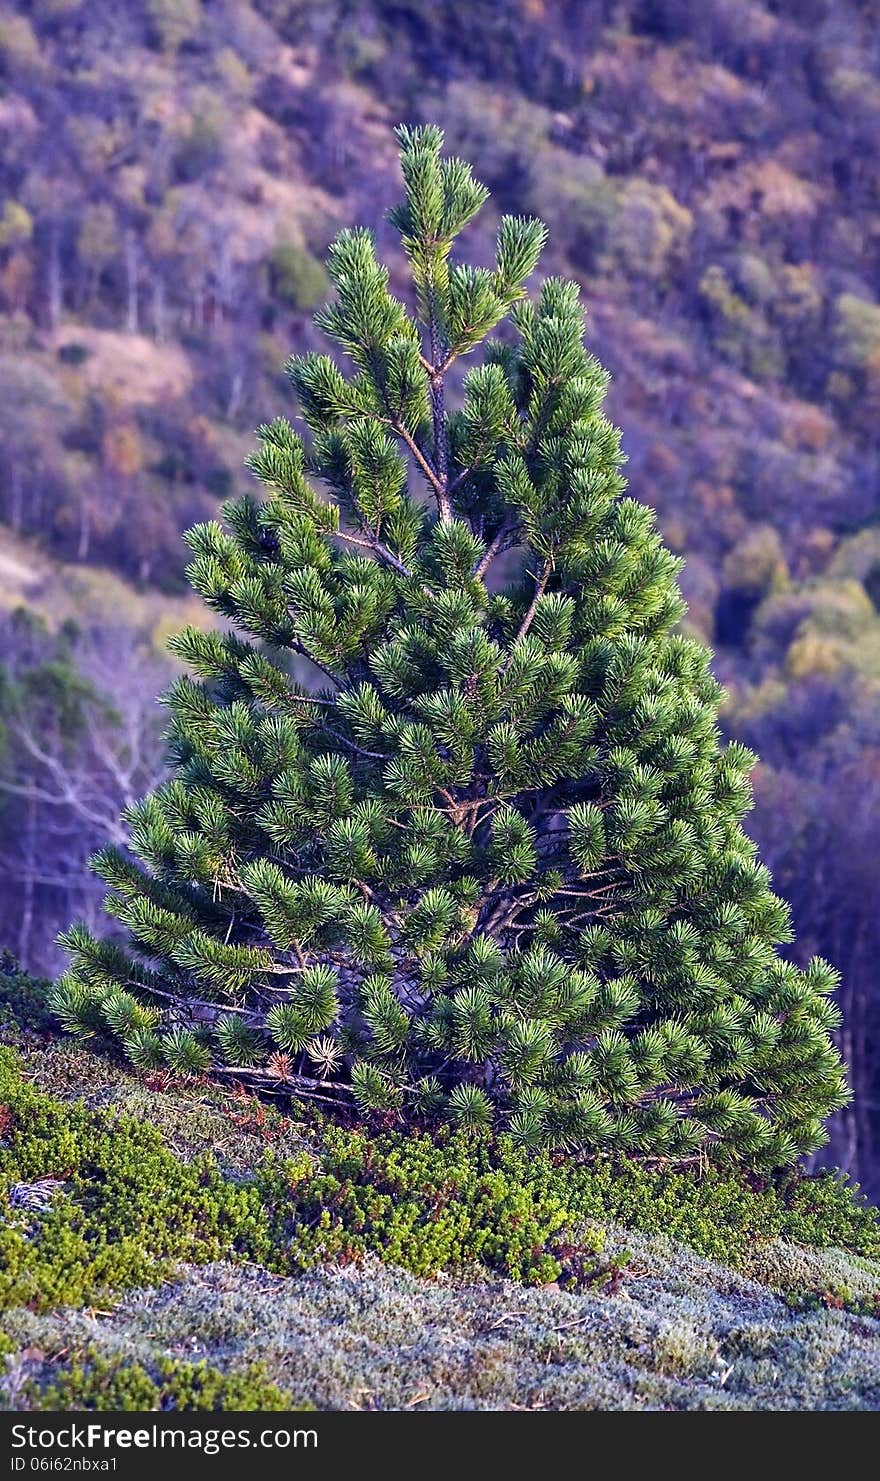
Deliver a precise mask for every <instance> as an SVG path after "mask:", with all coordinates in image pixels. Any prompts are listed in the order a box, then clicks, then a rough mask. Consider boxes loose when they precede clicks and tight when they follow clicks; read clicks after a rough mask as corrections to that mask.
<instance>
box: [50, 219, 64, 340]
mask: <svg viewBox="0 0 880 1481" xmlns="http://www.w3.org/2000/svg"><path fill="white" fill-rule="evenodd" d="M63 308H64V289H63V285H62V282H61V244H60V242H59V240H58V227H57V226H56V225H55V223H54V222H53V223H52V229H51V231H50V233H49V281H48V311H49V328H50V329H57V328H58V325H59V324H60V323H61V314H62V311H63Z"/></svg>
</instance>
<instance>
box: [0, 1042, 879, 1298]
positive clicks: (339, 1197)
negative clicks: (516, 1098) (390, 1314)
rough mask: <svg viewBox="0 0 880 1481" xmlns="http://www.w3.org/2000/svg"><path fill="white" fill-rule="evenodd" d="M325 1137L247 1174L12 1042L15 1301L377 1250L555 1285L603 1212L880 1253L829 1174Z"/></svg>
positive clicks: (5, 1137)
mask: <svg viewBox="0 0 880 1481" xmlns="http://www.w3.org/2000/svg"><path fill="white" fill-rule="evenodd" d="M313 1135H314V1140H315V1150H314V1152H313V1153H309V1152H302V1153H299V1154H297V1155H296V1156H294V1157H282V1156H281V1155H279V1153H278V1152H277V1151H274V1150H272V1149H271V1148H270V1149H269V1150H267V1151H266V1153H265V1154H264V1156H263V1157H262V1158H261V1159H260V1161H259V1162H258V1163H257V1164H256V1166H255V1167H254V1168H253V1171H252V1174H251V1175H250V1176H249V1177H248V1178H238V1179H232V1178H229V1177H225V1176H224V1175H223V1173H222V1171H221V1170H220V1168H219V1167H218V1165H217V1163H216V1161H215V1159H214V1158H213V1157H212V1156H210V1155H201V1156H197V1157H195V1158H193V1159H191V1160H189V1161H184V1160H182V1159H181V1158H179V1157H178V1156H176V1155H175V1154H174V1152H173V1151H172V1150H171V1149H170V1148H169V1147H168V1146H166V1144H165V1143H164V1142H163V1140H162V1136H161V1134H160V1133H159V1132H158V1131H157V1130H156V1129H155V1128H154V1127H152V1126H150V1125H148V1124H146V1123H145V1122H144V1121H142V1120H135V1119H134V1118H132V1117H128V1116H124V1115H118V1114H114V1113H113V1112H112V1111H106V1110H90V1109H87V1108H86V1107H85V1106H83V1105H81V1104H78V1103H72V1104H71V1103H61V1102H59V1101H57V1100H54V1099H52V1098H51V1097H50V1096H47V1095H44V1094H43V1093H42V1092H40V1091H39V1090H37V1089H36V1088H35V1087H34V1086H32V1085H29V1084H28V1083H27V1082H26V1081H25V1080H24V1079H23V1078H22V1075H21V1065H20V1061H19V1059H18V1056H17V1055H16V1053H15V1052H14V1051H12V1050H10V1049H0V1203H7V1204H8V1205H9V1214H8V1216H7V1217H6V1218H5V1219H4V1220H3V1221H2V1223H0V1307H6V1308H9V1307H12V1306H30V1307H31V1308H32V1309H34V1310H43V1311H45V1310H48V1309H51V1308H52V1307H54V1306H58V1305H61V1304H68V1305H80V1304H83V1303H84V1302H87V1301H90V1300H94V1299H96V1298H97V1297H100V1296H101V1294H102V1293H104V1292H108V1291H112V1290H120V1289H126V1288H130V1287H132V1286H135V1285H140V1284H147V1283H151V1282H155V1281H156V1280H158V1279H161V1278H163V1277H164V1276H167V1275H168V1274H169V1273H170V1271H171V1270H172V1268H173V1265H174V1262H177V1261H188V1262H190V1263H193V1264H206V1263H209V1262H210V1261H213V1260H217V1259H232V1260H236V1259H246V1260H251V1261H256V1262H258V1263H260V1264H262V1265H263V1266H265V1267H266V1268H267V1269H269V1270H272V1271H276V1272H277V1273H279V1274H293V1273H296V1272H300V1271H303V1270H307V1269H310V1268H313V1267H315V1266H316V1265H319V1264H321V1263H324V1262H327V1261H336V1262H339V1263H345V1262H347V1261H353V1260H360V1259H362V1258H363V1257H364V1256H365V1255H367V1254H376V1255H378V1256H380V1258H382V1259H383V1260H386V1261H388V1262H390V1263H394V1264H398V1265H401V1266H404V1267H406V1268H407V1269H409V1270H411V1271H412V1272H413V1273H414V1274H416V1275H421V1276H428V1275H434V1274H436V1273H438V1272H439V1271H441V1270H444V1271H445V1270H456V1269H462V1268H464V1267H467V1266H471V1267H473V1266H482V1267H483V1268H486V1269H489V1270H491V1271H493V1272H494V1273H496V1274H498V1275H502V1276H505V1277H507V1278H510V1279H513V1280H519V1281H523V1282H526V1283H528V1284H536V1283H537V1284H540V1283H542V1282H549V1281H554V1280H557V1279H559V1278H560V1276H563V1278H564V1277H565V1272H566V1270H571V1268H572V1262H573V1261H574V1264H575V1266H577V1267H580V1266H582V1267H583V1268H584V1269H589V1268H596V1267H595V1262H592V1264H591V1262H590V1260H589V1258H588V1257H589V1256H591V1255H595V1254H598V1253H599V1252H600V1251H601V1248H602V1235H601V1231H600V1230H598V1229H597V1228H596V1225H601V1224H603V1223H606V1222H614V1223H616V1224H621V1225H624V1226H628V1227H631V1228H633V1229H640V1230H642V1231H644V1232H646V1233H662V1234H666V1235H669V1236H671V1237H672V1238H675V1239H677V1240H680V1241H681V1242H682V1243H685V1244H688V1245H690V1246H691V1247H692V1248H694V1249H695V1250H697V1251H698V1252H699V1253H700V1254H702V1255H704V1256H707V1257H709V1258H712V1259H716V1260H718V1261H721V1262H724V1263H726V1264H730V1265H734V1266H735V1265H738V1264H741V1263H742V1262H743V1261H744V1259H745V1257H746V1255H747V1253H748V1251H749V1249H750V1248H751V1247H754V1246H755V1244H756V1243H760V1242H761V1241H766V1240H768V1239H772V1238H779V1237H781V1238H785V1239H789V1240H794V1241H801V1242H803V1243H808V1244H812V1245H818V1246H821V1245H836V1246H839V1247H840V1248H843V1249H846V1250H850V1251H853V1252H855V1253H858V1254H863V1255H869V1256H870V1255H878V1254H880V1224H878V1216H877V1212H876V1210H874V1209H872V1208H871V1207H870V1206H869V1205H868V1204H867V1203H866V1202H865V1201H864V1200H863V1199H861V1197H860V1196H859V1195H858V1190H857V1189H855V1188H854V1187H853V1186H852V1185H851V1184H849V1183H848V1182H847V1181H846V1180H845V1179H843V1178H842V1177H840V1176H835V1175H831V1174H825V1175H822V1176H820V1177H804V1176H802V1175H797V1174H795V1173H791V1172H790V1173H788V1174H786V1175H785V1176H784V1177H783V1178H780V1179H777V1180H775V1181H772V1182H771V1181H759V1180H757V1179H754V1178H752V1179H750V1180H746V1179H744V1178H743V1177H742V1176H737V1175H734V1174H733V1173H730V1172H725V1173H722V1172H721V1171H719V1170H717V1169H716V1170H712V1169H710V1170H706V1171H703V1172H702V1173H700V1174H697V1173H696V1172H692V1171H687V1170H682V1169H679V1170H675V1169H672V1168H668V1167H662V1166H655V1167H647V1166H645V1165H644V1164H643V1163H638V1162H627V1161H619V1162H612V1161H611V1160H610V1159H602V1160H596V1161H594V1162H592V1163H589V1164H582V1165H578V1164H572V1163H571V1162H569V1161H567V1160H565V1159H555V1158H553V1157H551V1156H550V1155H549V1154H546V1153H541V1154H532V1155H527V1154H526V1153H524V1152H522V1151H521V1150H519V1149H517V1148H515V1147H514V1146H513V1145H512V1143H511V1142H510V1141H509V1140H507V1139H505V1138H499V1139H493V1138H492V1137H491V1136H490V1135H489V1134H487V1133H479V1134H476V1135H471V1136H468V1135H466V1134H465V1133H463V1132H460V1131H452V1130H451V1129H448V1128H447V1129H445V1130H444V1131H442V1132H440V1133H437V1134H434V1135H429V1134H428V1133H426V1132H415V1133H412V1134H410V1135H409V1136H407V1137H406V1138H403V1137H401V1136H400V1135H399V1134H396V1133H394V1132H391V1131H386V1130H380V1131H377V1132H376V1133H375V1134H374V1135H370V1134H369V1133H368V1132H366V1131H364V1130H363V1129H357V1130H346V1129H345V1128H343V1127H340V1126H339V1125H337V1124H333V1123H331V1122H327V1121H323V1120H322V1119H321V1118H319V1117H317V1116H316V1117H315V1119H314V1123H313ZM573 1240H576V1241H577V1244H575V1245H573V1244H572V1241H573Z"/></svg>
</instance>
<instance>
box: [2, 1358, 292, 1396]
mask: <svg viewBox="0 0 880 1481" xmlns="http://www.w3.org/2000/svg"><path fill="white" fill-rule="evenodd" d="M26 1395H27V1398H28V1399H29V1400H30V1402H31V1403H33V1404H34V1405H35V1406H36V1407H39V1408H40V1409H59V1410H65V1411H69V1410H71V1409H73V1410H77V1409H111V1410H144V1409H233V1410H241V1411H244V1410H250V1409H273V1410H289V1409H291V1408H293V1407H294V1406H293V1405H292V1404H291V1401H290V1397H289V1395H287V1394H284V1393H282V1391H281V1389H280V1388H279V1387H278V1386H277V1384H275V1383H272V1382H271V1381H270V1380H269V1378H268V1376H267V1374H266V1370H265V1368H264V1367H263V1366H262V1364H260V1363H255V1364H253V1365H252V1366H251V1367H249V1368H248V1369H246V1371H245V1372H244V1373H221V1372H220V1370H219V1368H214V1367H211V1365H210V1364H208V1363H205V1362H199V1363H188V1362H185V1361H184V1360H182V1359H180V1358H168V1357H166V1358H161V1359H159V1361H158V1363H157V1364H156V1370H155V1372H154V1373H150V1372H148V1371H147V1369H146V1368H144V1367H143V1366H142V1364H140V1363H138V1362H134V1361H132V1360H131V1359H130V1358H106V1357H104V1356H102V1354H101V1353H99V1352H98V1351H97V1350H96V1349H95V1348H93V1347H88V1348H86V1349H85V1350H84V1352H83V1353H82V1354H80V1355H79V1356H77V1357H76V1358H74V1359H73V1360H72V1361H71V1362H69V1363H66V1364H64V1365H63V1366H61V1367H59V1368H57V1369H56V1370H55V1374H54V1376H53V1377H51V1378H50V1380H49V1381H48V1382H47V1383H44V1384H41V1383H40V1382H39V1380H38V1379H31V1380H30V1381H29V1382H28V1384H27V1387H26Z"/></svg>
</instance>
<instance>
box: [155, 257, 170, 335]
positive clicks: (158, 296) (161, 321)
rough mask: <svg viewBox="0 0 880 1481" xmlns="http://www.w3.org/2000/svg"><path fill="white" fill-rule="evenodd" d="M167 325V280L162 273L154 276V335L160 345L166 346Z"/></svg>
mask: <svg viewBox="0 0 880 1481" xmlns="http://www.w3.org/2000/svg"><path fill="white" fill-rule="evenodd" d="M166 331H167V324H166V313H165V280H164V278H163V277H162V275H161V273H155V274H154V275H153V334H154V335H155V337H156V342H157V343H158V344H160V345H161V344H164V343H165V338H166Z"/></svg>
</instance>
